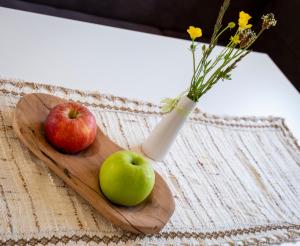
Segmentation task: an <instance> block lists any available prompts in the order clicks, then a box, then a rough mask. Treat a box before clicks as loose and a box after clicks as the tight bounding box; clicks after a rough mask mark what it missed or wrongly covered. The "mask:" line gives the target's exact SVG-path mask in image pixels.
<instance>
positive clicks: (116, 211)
mask: <svg viewBox="0 0 300 246" xmlns="http://www.w3.org/2000/svg"><path fill="white" fill-rule="evenodd" d="M61 102H65V100H64V99H61V98H59V97H55V96H52V95H48V94H42V93H33V94H28V95H26V96H24V97H23V98H21V99H20V101H19V102H18V104H17V106H16V110H15V115H14V120H13V128H14V130H15V132H16V134H17V136H18V137H19V139H20V140H21V141H22V142H23V143H24V144H25V145H26V146H27V147H28V148H29V149H30V150H31V151H32V152H33V153H34V154H35V155H36V156H37V157H38V158H40V159H41V160H43V161H44V162H45V164H46V165H47V166H48V167H49V168H50V169H51V170H52V171H53V172H54V173H55V174H56V175H57V176H59V177H60V178H62V179H63V180H64V182H65V183H67V184H68V185H69V186H70V187H71V188H72V189H73V190H74V191H76V192H77V193H78V194H79V195H81V196H82V197H83V198H84V199H85V200H86V201H88V202H89V203H90V204H91V205H92V206H93V207H94V208H95V209H96V210H97V211H98V212H99V213H100V214H101V215H102V216H103V217H105V218H106V219H107V220H109V221H110V222H112V223H113V224H114V225H116V226H118V227H120V228H122V229H124V230H127V231H130V232H134V233H145V234H153V233H158V232H159V231H160V230H161V229H162V228H163V227H164V225H165V224H166V223H167V222H168V220H169V219H170V217H171V216H172V214H173V211H174V208H175V204H174V199H173V196H172V193H171V191H170V189H169V187H168V185H167V184H166V183H165V181H164V180H163V178H162V177H161V176H160V175H159V174H158V173H157V172H156V173H155V179H156V180H155V185H154V189H153V191H152V193H151V195H150V196H149V197H148V198H147V200H146V201H144V202H143V203H142V204H140V205H138V206H135V207H122V206H116V205H114V204H112V203H110V202H109V201H108V200H107V199H106V198H105V197H104V196H103V194H102V193H101V191H100V188H99V181H98V172H99V168H100V166H101V163H102V162H103V160H105V159H106V158H107V157H108V156H109V155H110V154H112V153H113V152H115V151H118V150H121V149H122V148H121V147H120V146H118V145H117V144H115V143H114V142H112V141H111V140H110V139H109V138H108V137H107V136H106V135H104V133H103V132H102V131H101V129H100V128H98V132H97V137H96V140H95V142H94V143H93V144H92V145H91V146H90V147H89V148H88V149H86V150H84V151H82V152H80V153H79V154H76V155H68V154H63V153H60V152H58V151H56V150H55V149H54V148H53V147H52V146H51V145H50V144H49V143H48V142H47V141H46V140H45V138H44V134H43V122H44V121H45V119H46V117H47V115H48V113H49V111H50V110H51V109H52V108H53V107H54V106H55V105H57V104H58V103H61Z"/></svg>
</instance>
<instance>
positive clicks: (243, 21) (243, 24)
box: [239, 11, 252, 30]
mask: <svg viewBox="0 0 300 246" xmlns="http://www.w3.org/2000/svg"><path fill="white" fill-rule="evenodd" d="M251 18H252V17H251V16H250V15H249V14H247V13H245V12H244V11H241V12H240V18H239V29H240V30H245V29H248V28H251V27H252V25H251V24H248V21H249V20H250V19H251Z"/></svg>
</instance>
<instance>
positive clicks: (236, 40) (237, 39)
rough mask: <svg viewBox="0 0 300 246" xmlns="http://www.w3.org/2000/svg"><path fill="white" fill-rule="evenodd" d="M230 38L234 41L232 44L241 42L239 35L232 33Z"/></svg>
mask: <svg viewBox="0 0 300 246" xmlns="http://www.w3.org/2000/svg"><path fill="white" fill-rule="evenodd" d="M230 40H231V41H232V42H233V43H234V44H239V43H240V42H241V40H240V37H239V35H234V36H233V37H231V38H230Z"/></svg>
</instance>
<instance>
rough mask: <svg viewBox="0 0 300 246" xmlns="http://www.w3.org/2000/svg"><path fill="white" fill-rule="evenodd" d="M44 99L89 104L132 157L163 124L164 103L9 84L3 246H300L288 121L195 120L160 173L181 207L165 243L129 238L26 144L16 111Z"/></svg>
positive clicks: (2, 155) (299, 157) (2, 171)
mask: <svg viewBox="0 0 300 246" xmlns="http://www.w3.org/2000/svg"><path fill="white" fill-rule="evenodd" d="M32 92H42V93H49V94H52V95H56V96H59V97H62V98H66V99H72V100H75V101H78V102H80V103H82V104H84V105H86V106H87V107H88V108H89V109H90V110H91V111H92V112H93V114H94V115H95V117H96V120H97V123H98V125H99V127H100V128H101V129H102V130H103V132H104V133H105V134H107V135H108V136H109V137H110V138H111V139H112V140H113V141H115V142H116V143H118V144H119V145H120V146H122V147H123V148H126V149H130V148H132V147H134V146H137V145H139V144H140V143H141V142H142V141H143V140H144V139H145V137H146V136H147V135H148V134H149V133H150V131H151V129H153V127H154V126H155V125H156V124H157V122H158V121H159V120H160V118H161V116H162V115H161V113H160V111H159V107H158V106H157V105H153V104H151V103H146V102H140V101H134V100H129V99H125V98H120V97H115V96H111V95H104V94H101V93H99V92H92V93H90V92H83V91H77V90H71V89H66V88H62V87H56V86H50V85H42V84H36V83H25V82H15V81H8V80H2V81H0V146H1V148H0V245H12V244H18V245H22V244H30V245H38V244H39V245H40V244H42V245H46V244H54V245H55V244H58V245H62V244H63V245H64V244H68V245H74V244H78V245H85V244H88V245H99V244H100V245H101V244H108V243H110V244H118V245H119V244H125V245H223V244H229V245H233V244H238V245H243V244H253V245H256V244H260V243H265V244H272V243H279V242H285V241H295V240H299V239H300V148H299V145H298V143H297V141H296V139H295V138H294V137H293V136H292V134H291V133H290V131H289V130H288V128H287V127H286V126H285V124H284V121H283V119H281V118H275V117H268V118H255V117H240V118H236V117H219V116H215V115H208V114H206V113H202V112H200V111H199V110H198V109H197V110H195V112H194V113H193V114H192V115H191V117H190V119H189V120H188V121H187V123H186V124H185V126H184V128H183V129H182V131H181V132H180V134H179V135H178V137H177V139H176V141H175V143H174V145H173V146H172V148H171V151H170V153H169V154H168V155H167V157H166V158H165V160H164V161H163V162H157V163H156V164H155V166H154V168H155V169H156V170H157V171H158V172H159V173H160V174H161V175H162V176H163V177H164V179H165V180H166V182H167V183H168V185H169V187H170V189H171V191H172V193H173V195H174V199H175V204H176V209H175V212H174V214H173V216H172V218H171V219H170V221H169V223H168V224H167V225H166V226H165V227H164V228H163V230H162V231H161V232H160V233H159V234H157V235H142V234H132V233H128V232H124V231H122V230H120V229H118V228H116V227H114V226H113V225H111V224H110V223H109V222H108V221H107V220H105V219H104V218H103V217H102V216H101V215H100V214H99V213H97V212H96V210H94V209H93V208H92V207H91V206H90V205H89V204H88V203H87V202H85V201H84V200H83V199H82V198H81V197H80V196H79V195H77V194H76V193H75V192H73V191H72V190H71V189H69V188H68V187H67V186H66V185H65V184H64V182H63V181H62V180H61V179H60V178H58V177H56V176H55V175H54V174H53V173H52V172H51V171H49V169H48V168H47V167H46V165H44V164H43V162H42V161H40V160H39V159H37V158H36V157H35V156H34V155H33V154H31V152H30V151H29V150H28V149H27V148H26V147H25V146H24V145H23V144H22V143H21V142H20V141H19V140H18V139H17V138H16V135H15V134H14V131H13V128H12V116H13V112H14V108H15V105H16V103H17V102H18V100H19V99H20V97H21V96H23V95H25V94H27V93H32Z"/></svg>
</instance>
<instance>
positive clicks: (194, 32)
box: [186, 26, 202, 41]
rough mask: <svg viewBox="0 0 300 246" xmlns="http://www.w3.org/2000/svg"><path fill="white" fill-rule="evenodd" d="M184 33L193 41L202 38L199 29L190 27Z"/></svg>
mask: <svg viewBox="0 0 300 246" xmlns="http://www.w3.org/2000/svg"><path fill="white" fill-rule="evenodd" d="M186 31H187V32H188V33H189V34H190V37H191V39H192V40H193V41H194V40H195V39H196V38H200V37H201V36H202V30H201V28H199V27H194V26H190V27H189V29H187V30H186Z"/></svg>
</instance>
